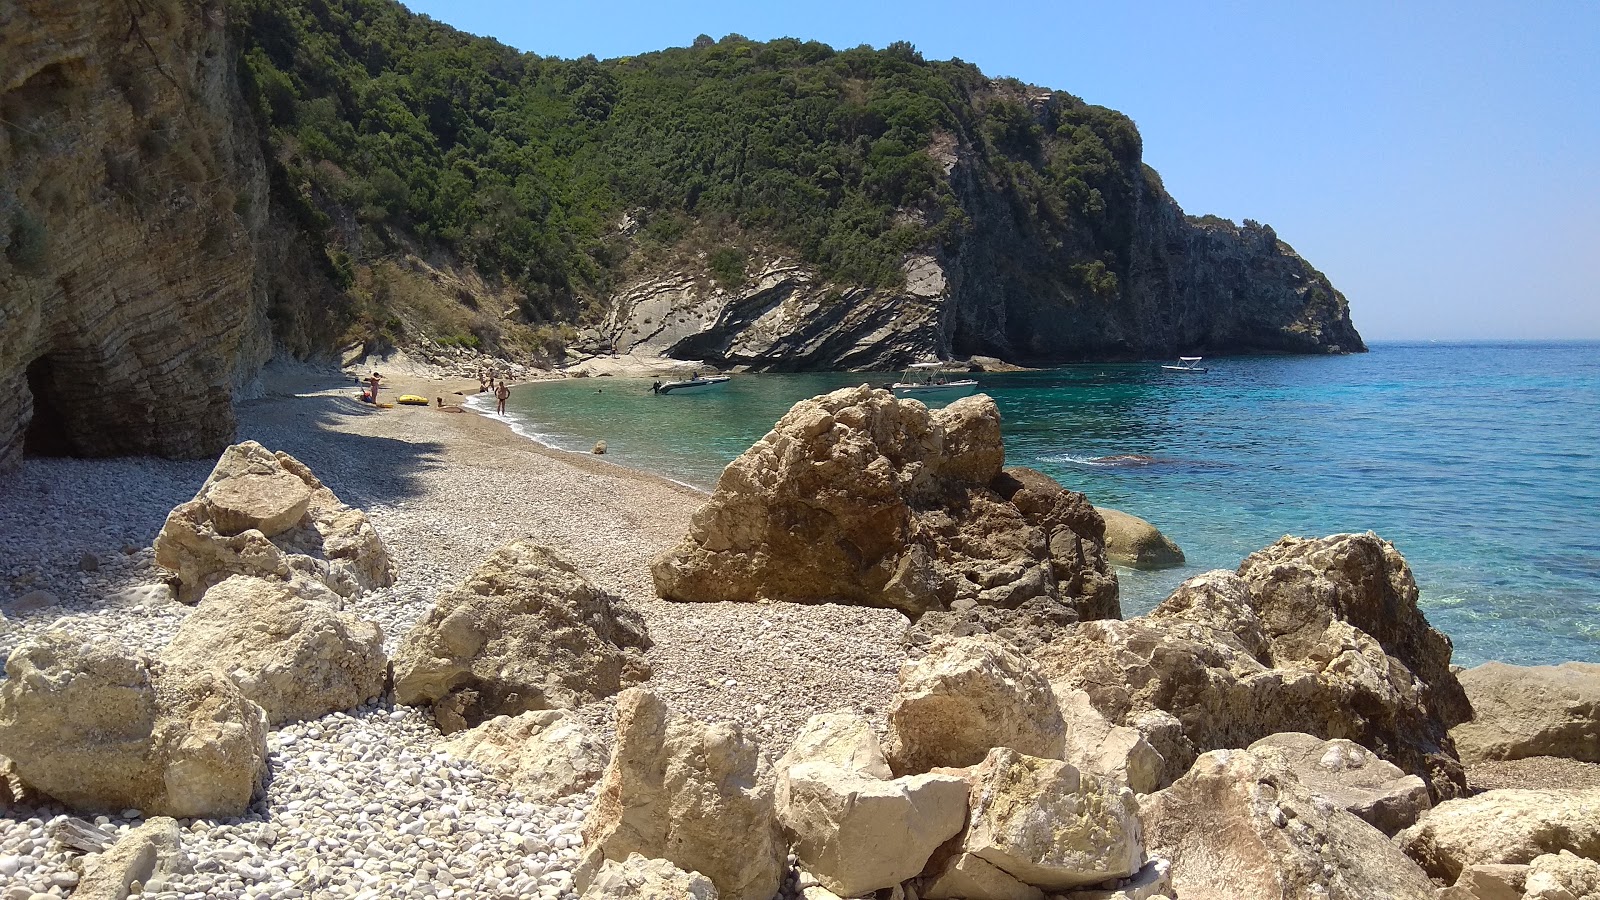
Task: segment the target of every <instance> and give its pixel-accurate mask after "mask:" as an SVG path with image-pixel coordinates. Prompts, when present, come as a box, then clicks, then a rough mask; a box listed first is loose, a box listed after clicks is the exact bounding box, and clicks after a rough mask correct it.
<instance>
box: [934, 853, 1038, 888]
mask: <svg viewBox="0 0 1600 900" xmlns="http://www.w3.org/2000/svg"><path fill="white" fill-rule="evenodd" d="M921 885H922V889H921V895H922V896H923V897H924V898H926V900H1044V891H1041V890H1039V889H1038V888H1036V887H1034V886H1033V885H1031V884H1023V883H1022V882H1021V881H1018V880H1017V879H1016V878H1015V877H1013V876H1012V875H1009V874H1007V873H1006V872H1005V871H1003V870H1001V869H999V868H997V867H996V866H994V865H992V864H990V863H987V862H985V861H984V860H982V859H980V858H979V857H977V856H974V855H973V854H971V853H967V852H966V851H964V850H962V849H961V843H960V842H959V841H952V842H950V843H949V844H947V845H945V847H944V848H942V849H941V850H940V851H939V852H938V853H936V854H934V856H933V858H932V859H931V860H929V862H928V868H927V872H926V874H925V876H924V877H923V878H922V879H921Z"/></svg>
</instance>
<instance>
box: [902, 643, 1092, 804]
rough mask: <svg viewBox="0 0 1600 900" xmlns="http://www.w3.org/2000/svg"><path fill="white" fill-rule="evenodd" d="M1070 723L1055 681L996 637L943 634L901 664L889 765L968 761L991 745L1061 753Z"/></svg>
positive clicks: (912, 768) (917, 768)
mask: <svg viewBox="0 0 1600 900" xmlns="http://www.w3.org/2000/svg"><path fill="white" fill-rule="evenodd" d="M1065 732H1066V726H1065V724H1064V723H1063V722H1062V720H1061V711H1060V709H1059V708H1058V707H1057V705H1056V698H1055V695H1054V694H1053V693H1052V692H1051V690H1050V683H1049V682H1048V681H1046V680H1045V679H1044V676H1043V675H1041V674H1040V673H1039V671H1038V669H1037V667H1036V666H1035V665H1034V664H1033V663H1032V661H1030V660H1028V659H1027V658H1025V657H1022V656H1018V655H1017V654H1016V653H1013V652H1012V651H1011V650H1010V649H1008V648H1007V647H1006V645H1005V644H1004V643H1003V642H1001V641H1000V640H998V639H997V638H994V637H990V636H988V635H974V636H969V637H962V638H953V639H952V638H939V639H937V640H936V641H935V642H934V644H933V647H932V648H931V649H930V650H929V652H928V654H927V655H926V656H924V657H923V658H922V659H920V660H917V661H916V662H911V663H906V664H905V665H904V666H902V667H901V669H900V688H899V690H898V691H896V693H895V698H894V701H893V702H892V703H891V704H890V705H889V741H888V747H887V756H888V759H889V766H890V768H891V769H893V770H894V771H895V773H897V774H901V775H904V774H916V773H921V772H927V771H929V770H931V769H933V768H934V767H936V766H970V765H976V764H977V763H979V762H982V761H983V759H984V757H985V756H987V755H988V754H989V751H990V750H991V749H992V748H994V747H1010V748H1012V749H1014V750H1016V751H1018V752H1020V753H1025V754H1027V755H1029V756H1039V757H1044V758H1047V759H1060V758H1061V755H1062V751H1063V747H1064V744H1065V740H1066V733H1065Z"/></svg>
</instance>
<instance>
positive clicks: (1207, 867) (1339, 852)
mask: <svg viewBox="0 0 1600 900" xmlns="http://www.w3.org/2000/svg"><path fill="white" fill-rule="evenodd" d="M1140 816H1141V818H1142V819H1143V821H1144V828H1145V843H1146V845H1147V846H1148V848H1149V851H1150V853H1151V854H1153V855H1159V856H1161V857H1164V858H1166V859H1168V860H1170V861H1171V862H1172V886H1173V888H1174V889H1176V891H1177V896H1179V897H1182V898H1183V900H1237V898H1241V897H1273V898H1282V900H1369V898H1374V897H1385V898H1389V900H1434V885H1433V882H1431V881H1430V880H1429V879H1428V876H1427V875H1426V874H1425V873H1424V872H1423V871H1422V869H1420V868H1418V867H1417V865H1416V864H1415V863H1413V862H1412V861H1411V860H1409V859H1407V858H1406V856H1405V854H1404V853H1401V852H1400V850H1399V849H1398V848H1397V847H1395V846H1394V845H1393V844H1391V843H1390V842H1389V840H1388V839H1387V838H1385V837H1384V836H1383V834H1382V833H1380V832H1379V831H1378V830H1377V829H1375V828H1373V827H1372V826H1370V825H1368V824H1367V823H1365V822H1363V821H1361V820H1360V819H1358V818H1356V817H1355V816H1354V815H1352V814H1350V813H1348V812H1346V811H1345V810H1343V809H1341V808H1339V807H1338V806H1337V805H1334V804H1332V803H1329V802H1327V801H1326V800H1323V799H1322V798H1320V797H1318V796H1317V795H1315V794H1313V793H1312V792H1311V791H1309V790H1307V789H1306V787H1305V786H1304V785H1302V784H1301V783H1300V781H1299V779H1297V778H1295V776H1294V772H1293V771H1292V770H1291V769H1290V767H1289V764H1288V762H1287V761H1286V760H1285V759H1284V758H1283V757H1282V756H1281V755H1280V754H1277V753H1274V752H1271V751H1266V752H1255V751H1249V750H1216V751H1213V752H1210V753H1207V754H1205V755H1203V756H1201V757H1200V758H1199V759H1198V760H1196V761H1195V764H1194V768H1193V769H1191V770H1190V771H1189V772H1188V773H1187V774H1185V775H1184V776H1183V777H1182V778H1180V779H1178V780H1177V781H1176V782H1174V783H1173V784H1172V785H1171V786H1170V787H1168V788H1166V789H1165V790H1162V791H1160V792H1159V793H1155V794H1151V795H1150V796H1148V797H1146V798H1144V803H1143V805H1142V808H1141V810H1140Z"/></svg>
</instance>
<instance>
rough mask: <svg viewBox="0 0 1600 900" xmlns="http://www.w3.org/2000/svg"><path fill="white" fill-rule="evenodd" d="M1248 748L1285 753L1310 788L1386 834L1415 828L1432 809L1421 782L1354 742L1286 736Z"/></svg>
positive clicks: (1295, 770)
mask: <svg viewBox="0 0 1600 900" xmlns="http://www.w3.org/2000/svg"><path fill="white" fill-rule="evenodd" d="M1249 749H1251V750H1269V749H1270V750H1275V751H1277V752H1279V753H1281V754H1283V756H1284V758H1285V759H1286V760H1287V761H1288V763H1289V767H1290V768H1291V769H1293V770H1294V774H1295V777H1296V778H1299V779H1300V783H1301V784H1303V785H1305V786H1306V789H1307V790H1309V791H1311V792H1312V793H1313V794H1317V795H1319V796H1322V797H1326V798H1327V799H1329V800H1330V801H1332V802H1334V803H1337V804H1338V805H1339V806H1341V807H1343V808H1344V809H1345V810H1347V811H1349V812H1352V813H1355V814H1356V815H1357V816H1359V817H1360V818H1361V819H1362V820H1363V821H1365V822H1367V823H1369V824H1371V825H1372V827H1374V828H1376V829H1378V830H1379V831H1382V832H1383V833H1384V834H1388V835H1393V834H1394V833H1395V832H1397V831H1399V830H1400V829H1402V828H1405V827H1407V826H1409V825H1412V824H1415V823H1416V821H1417V817H1418V816H1420V815H1422V814H1423V813H1424V812H1426V811H1427V810H1428V809H1429V808H1430V807H1431V806H1432V805H1433V804H1432V802H1431V801H1430V800H1429V799H1428V786H1427V785H1426V784H1424V783H1423V781H1422V779H1421V778H1418V777H1417V776H1415V775H1407V774H1406V773H1404V772H1402V771H1400V768H1399V767H1398V766H1396V765H1394V764H1393V763H1389V762H1385V761H1384V760H1381V759H1379V758H1378V757H1377V756H1376V755H1375V754H1373V753H1372V751H1370V750H1368V749H1367V748H1365V747H1363V746H1361V745H1360V744H1357V743H1355V742H1354V741H1347V740H1345V739H1344V738H1334V739H1333V740H1331V741H1325V740H1323V739H1321V738H1318V737H1313V736H1312V735H1309V734H1302V733H1298V732H1285V733H1283V734H1274V735H1269V736H1267V737H1264V738H1262V739H1261V740H1259V741H1256V742H1255V743H1253V744H1251V745H1250V747H1249Z"/></svg>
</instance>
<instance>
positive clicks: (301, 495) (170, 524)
mask: <svg viewBox="0 0 1600 900" xmlns="http://www.w3.org/2000/svg"><path fill="white" fill-rule="evenodd" d="M296 512H298V513H299V515H294V513H296ZM291 516H293V519H292V521H290V517H291ZM155 552H156V563H157V565H160V566H163V567H165V568H168V569H171V570H173V571H174V572H175V573H176V574H177V579H178V599H179V600H181V601H183V602H184V603H195V602H197V601H198V600H199V599H200V595H201V594H203V593H205V591H206V590H207V589H208V588H210V587H211V586H212V585H214V584H217V583H219V582H221V581H222V580H224V579H226V578H228V577H229V576H230V575H252V576H255V577H257V578H275V579H279V580H285V581H286V580H288V579H290V578H294V577H302V578H311V579H314V580H316V581H320V582H322V583H323V584H325V585H327V586H328V587H329V588H330V589H332V590H333V591H334V592H336V593H338V594H339V595H341V596H345V597H351V596H355V595H357V594H360V593H362V592H364V591H368V590H371V589H373V588H377V587H384V586H387V585H390V584H393V583H394V565H393V564H392V563H391V562H390V560H389V553H388V550H387V549H385V547H384V545H383V541H382V540H381V539H380V538H379V537H378V532H377V529H375V528H373V527H372V523H371V522H369V521H368V520H367V517H366V514H365V513H363V512H361V510H359V509H354V508H352V507H349V506H346V505H345V504H344V503H343V502H341V501H340V500H339V498H338V497H337V496H336V495H335V494H334V493H333V491H331V490H329V489H328V488H327V487H326V486H324V485H323V483H322V482H321V481H320V480H318V479H317V476H315V475H313V474H312V473H311V470H310V469H308V468H306V467H305V465H304V464H302V463H301V462H300V461H299V460H297V459H295V458H294V457H292V456H290V455H289V454H287V453H283V452H279V453H273V452H272V451H270V450H268V449H267V448H265V447H263V446H261V445H260V444H258V443H256V442H255V441H245V442H243V443H240V444H234V445H233V446H231V447H229V448H228V449H227V450H225V451H223V453H222V457H221V459H219V460H217V465H216V467H215V468H214V469H212V471H211V475H210V477H209V478H207V479H206V482H205V484H204V485H202V486H201V488H200V491H199V493H197V494H195V498H194V499H193V500H191V501H189V502H188V503H184V504H181V505H179V506H178V507H176V508H175V509H173V510H172V512H171V513H170V514H169V515H168V516H167V521H166V524H164V525H163V526H162V527H161V533H160V534H158V535H157V536H156V541H155Z"/></svg>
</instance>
